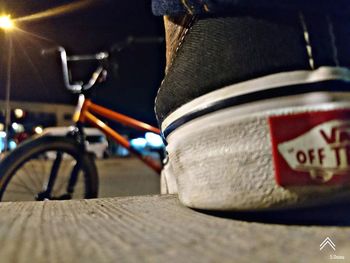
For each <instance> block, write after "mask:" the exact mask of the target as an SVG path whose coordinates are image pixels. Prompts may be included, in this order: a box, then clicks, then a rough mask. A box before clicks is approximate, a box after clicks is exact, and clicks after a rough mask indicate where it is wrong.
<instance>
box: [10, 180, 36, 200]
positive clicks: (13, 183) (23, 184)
mask: <svg viewBox="0 0 350 263" xmlns="http://www.w3.org/2000/svg"><path fill="white" fill-rule="evenodd" d="M16 178H17V181H19V182H20V183H21V184H20V186H22V187H24V188H25V189H27V190H28V191H29V192H30V193H32V194H33V195H35V194H36V193H34V192H33V190H32V189H31V188H29V187H28V185H27V184H26V183H24V182H23V180H22V178H21V177H20V176H17V177H16ZM9 183H11V184H12V185H18V184H16V183H15V182H12V180H11V181H10V182H9ZM18 186H19V185H18Z"/></svg>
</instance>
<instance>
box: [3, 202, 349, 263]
mask: <svg viewBox="0 0 350 263" xmlns="http://www.w3.org/2000/svg"><path fill="white" fill-rule="evenodd" d="M327 236H329V237H330V238H331V239H332V240H333V242H334V243H335V244H336V251H333V250H332V249H331V248H330V247H325V248H324V250H323V251H320V249H319V245H320V243H321V242H322V241H323V240H324V239H325V238H326V237H327ZM330 254H332V255H337V256H344V257H345V260H336V261H340V262H349V260H350V227H301V226H286V225H268V224H259V223H247V222H242V221H237V220H232V219H223V218H217V217H213V216H209V215H205V214H202V213H199V212H196V211H193V210H190V209H188V208H185V207H183V206H181V205H180V204H179V202H178V200H177V198H176V196H140V197H120V198H108V199H96V200H82V201H62V202H54V201H50V202H25V203H24V202H23V203H1V204H0V261H1V262H36V263H40V262H57V263H62V262H113V263H114V262H201V263H203V262H220V263H221V262H329V261H330V260H329V259H328V258H329V256H330Z"/></svg>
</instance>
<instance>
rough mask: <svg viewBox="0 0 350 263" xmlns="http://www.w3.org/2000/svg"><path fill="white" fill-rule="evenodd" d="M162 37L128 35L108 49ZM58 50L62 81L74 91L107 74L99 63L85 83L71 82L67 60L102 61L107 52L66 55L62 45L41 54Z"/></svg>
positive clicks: (105, 57)
mask: <svg viewBox="0 0 350 263" xmlns="http://www.w3.org/2000/svg"><path fill="white" fill-rule="evenodd" d="M163 41H164V39H163V38H162V37H140V38H134V37H128V38H127V39H126V40H124V41H121V42H119V43H117V44H115V45H113V46H112V47H111V49H110V51H111V52H113V51H117V52H119V51H121V50H123V49H124V48H126V47H127V46H129V45H131V44H155V43H162V42H163ZM55 52H58V53H59V55H60V59H61V63H62V74H63V81H64V84H65V86H66V88H67V89H68V90H70V91H72V92H74V93H80V92H82V91H85V90H88V89H90V88H91V87H92V86H94V85H95V84H96V82H97V81H98V79H99V78H100V77H101V76H103V75H105V74H107V71H106V69H105V67H104V66H103V65H99V66H98V67H97V69H96V70H95V71H94V73H93V74H92V76H91V78H90V80H89V81H88V82H87V83H85V84H84V83H83V82H81V81H80V82H74V83H73V82H72V81H71V78H70V75H69V67H68V62H72V61H89V60H97V61H104V60H107V59H108V58H109V56H110V55H109V52H99V53H96V54H89V55H72V56H67V52H66V50H65V48H64V47H62V46H58V47H55V48H51V49H44V50H42V51H41V54H42V55H47V54H50V53H55Z"/></svg>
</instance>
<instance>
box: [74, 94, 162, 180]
mask: <svg viewBox="0 0 350 263" xmlns="http://www.w3.org/2000/svg"><path fill="white" fill-rule="evenodd" d="M94 114H96V115H98V116H101V117H103V118H106V119H110V120H113V121H116V122H119V123H121V124H123V125H125V126H129V127H132V128H134V129H138V130H141V131H148V132H153V133H156V134H160V130H159V129H158V128H156V127H153V126H151V125H149V124H147V123H144V122H141V121H138V120H136V119H133V118H130V117H128V116H126V115H123V114H120V113H118V112H115V111H112V110H110V109H107V108H105V107H102V106H100V105H97V104H94V103H93V102H92V101H91V100H90V99H85V97H84V96H80V97H79V103H78V108H77V110H76V113H75V116H74V120H75V121H78V122H80V123H89V124H91V125H93V126H94V127H96V128H98V129H100V130H101V131H102V132H103V133H105V134H106V135H107V136H108V137H109V138H112V139H113V140H115V141H116V142H117V143H119V144H120V145H121V146H123V147H125V148H126V149H128V150H129V151H130V152H131V153H132V154H134V155H135V156H137V157H138V158H139V159H140V160H141V161H143V162H144V163H145V164H146V165H148V166H149V167H150V168H152V169H153V170H154V171H156V172H157V173H160V171H161V169H162V167H161V165H160V164H158V163H157V162H155V161H154V160H152V159H151V158H147V157H144V156H142V154H141V153H140V152H138V151H137V150H136V149H134V148H133V147H132V146H131V144H130V142H129V141H128V140H127V139H126V138H124V137H123V136H122V135H121V134H119V133H118V132H116V131H115V130H113V129H112V128H111V127H109V126H108V125H107V124H106V123H104V122H103V121H102V120H100V119H99V118H97V117H96V115H94Z"/></svg>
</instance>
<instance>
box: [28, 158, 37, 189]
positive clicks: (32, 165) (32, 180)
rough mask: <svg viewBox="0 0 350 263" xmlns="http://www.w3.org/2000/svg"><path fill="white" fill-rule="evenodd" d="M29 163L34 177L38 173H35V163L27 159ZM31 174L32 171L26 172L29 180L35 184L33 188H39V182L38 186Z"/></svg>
mask: <svg viewBox="0 0 350 263" xmlns="http://www.w3.org/2000/svg"><path fill="white" fill-rule="evenodd" d="M29 164H30V166H31V167H32V168H33V171H34V178H36V177H37V175H38V173H37V171H36V168H35V165H34V164H33V162H31V161H29ZM32 174H33V173H29V174H27V176H28V178H29V180H30V181H31V182H32V183H33V184H34V185H35V188H36V189H40V183H39V186H38V181H37V180H34V179H33V175H32Z"/></svg>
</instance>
